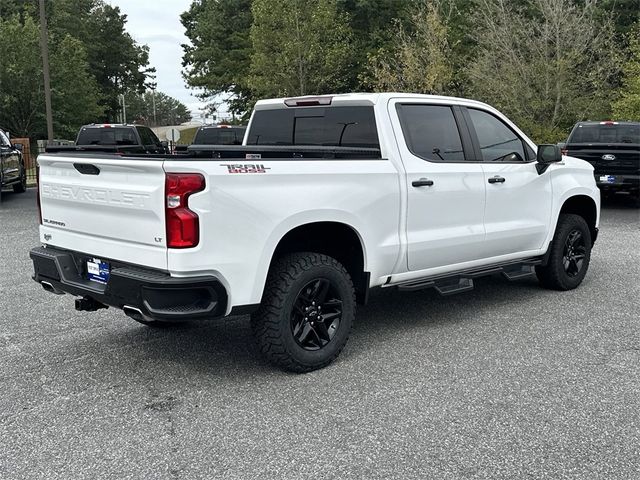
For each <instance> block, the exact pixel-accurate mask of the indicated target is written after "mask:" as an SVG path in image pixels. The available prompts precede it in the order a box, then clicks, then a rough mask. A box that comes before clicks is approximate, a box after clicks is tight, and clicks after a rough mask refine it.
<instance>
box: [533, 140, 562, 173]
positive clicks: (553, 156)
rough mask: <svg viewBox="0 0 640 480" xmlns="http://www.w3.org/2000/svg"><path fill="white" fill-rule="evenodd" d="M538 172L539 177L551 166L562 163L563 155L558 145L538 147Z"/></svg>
mask: <svg viewBox="0 0 640 480" xmlns="http://www.w3.org/2000/svg"><path fill="white" fill-rule="evenodd" d="M536 161H537V162H538V163H537V164H536V170H537V171H538V175H542V174H543V173H544V172H545V170H546V169H547V168H549V165H551V164H552V163H557V162H561V161H562V153H561V152H560V147H559V146H558V145H538V153H537V154H536Z"/></svg>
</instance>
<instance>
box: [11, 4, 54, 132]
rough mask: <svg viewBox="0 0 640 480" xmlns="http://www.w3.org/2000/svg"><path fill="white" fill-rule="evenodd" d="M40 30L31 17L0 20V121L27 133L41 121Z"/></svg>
mask: <svg viewBox="0 0 640 480" xmlns="http://www.w3.org/2000/svg"><path fill="white" fill-rule="evenodd" d="M39 35H40V34H39V31H38V27H37V25H36V24H35V23H34V22H33V20H32V19H31V18H30V17H27V18H26V19H25V22H24V24H23V23H21V22H20V17H19V16H18V15H14V16H12V17H8V18H6V17H5V18H4V19H2V20H0V45H2V55H0V125H2V126H3V127H4V128H6V129H8V130H9V131H10V132H11V133H12V134H13V135H17V136H28V135H30V134H31V133H33V132H34V131H35V130H37V128H38V125H39V124H40V123H41V122H42V121H43V118H44V111H43V110H44V109H43V108H41V107H42V105H43V98H44V96H43V95H44V94H43V93H42V86H41V81H42V69H41V67H40V66H41V63H42V61H41V59H40V44H39V38H40V37H39Z"/></svg>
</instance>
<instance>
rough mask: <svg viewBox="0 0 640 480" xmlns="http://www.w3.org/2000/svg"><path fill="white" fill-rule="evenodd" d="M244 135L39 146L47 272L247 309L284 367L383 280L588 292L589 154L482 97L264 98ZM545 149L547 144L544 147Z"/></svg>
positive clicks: (148, 313) (212, 310)
mask: <svg viewBox="0 0 640 480" xmlns="http://www.w3.org/2000/svg"><path fill="white" fill-rule="evenodd" d="M245 144H246V145H244V146H241V147H233V146H231V147H218V146H212V147H207V146H202V145H195V146H192V147H190V148H191V154H190V155H186V156H183V157H180V158H175V157H173V158H172V157H170V156H169V157H162V156H158V157H154V156H140V157H136V156H135V155H129V156H109V155H87V153H86V152H84V151H77V152H73V151H71V152H70V151H62V152H57V153H50V154H45V155H41V156H40V157H39V159H38V161H39V165H40V202H41V216H42V225H41V227H40V241H41V243H42V244H43V246H41V247H37V248H35V249H33V250H32V251H31V258H32V259H33V262H34V268H35V275H34V279H35V280H36V281H37V282H39V283H40V284H41V285H42V286H43V287H44V288H45V289H46V290H48V291H50V292H52V293H57V294H59V293H65V292H66V293H70V294H72V295H75V296H77V297H80V298H78V299H77V300H76V308H77V309H78V310H86V311H95V310H100V309H103V308H106V307H108V306H112V307H116V308H121V309H122V310H123V311H124V312H125V313H126V314H127V315H128V316H130V317H131V318H133V319H135V320H137V321H139V322H142V323H146V324H150V325H157V324H158V323H159V322H170V321H179V320H184V319H196V318H211V317H220V316H224V315H230V314H238V313H252V318H253V329H254V331H255V334H256V336H257V338H258V341H259V343H260V345H261V350H262V352H263V353H264V354H265V355H266V356H267V357H268V358H269V360H271V361H272V362H273V363H275V364H277V365H279V366H280V367H283V368H285V369H288V370H292V371H297V372H305V371H310V370H313V369H317V368H321V367H324V366H326V365H328V364H329V363H330V362H331V361H333V360H334V359H335V358H336V357H337V356H338V354H339V353H340V351H341V350H342V349H343V347H344V346H345V344H346V342H347V339H348V337H349V334H350V331H351V325H352V322H353V319H354V316H355V308H356V303H357V302H358V303H361V304H363V303H366V300H367V297H368V295H369V290H370V288H372V287H384V288H389V287H398V288H400V289H404V290H418V289H424V288H435V289H436V290H437V291H439V292H440V293H442V294H451V293H457V292H463V291H468V290H470V289H471V288H473V281H474V279H475V278H478V277H481V276H485V275H490V274H493V273H496V272H499V273H502V274H503V275H504V276H505V277H507V278H509V279H519V278H522V277H523V276H526V275H529V274H531V273H533V272H534V271H535V273H536V274H537V276H538V279H539V281H540V283H541V285H542V286H544V287H546V288H550V289H556V290H570V289H574V288H576V287H577V286H578V285H580V283H581V282H582V280H583V279H584V277H585V275H586V273H587V269H588V265H589V260H590V254H591V247H592V245H593V243H594V241H595V240H596V236H597V233H598V222H599V209H600V192H599V190H598V188H597V187H596V185H595V181H594V177H593V168H592V167H591V166H590V165H589V164H587V163H586V162H583V161H581V160H578V159H574V158H571V157H561V155H560V151H559V148H558V147H557V146H555V145H543V146H539V147H536V145H535V144H533V142H531V140H529V139H528V138H527V137H526V136H525V135H524V134H523V133H522V132H521V131H520V130H519V129H518V128H517V127H516V126H515V125H513V124H512V123H511V122H510V121H509V120H508V119H506V118H505V117H504V116H503V115H501V114H500V113H499V112H498V111H496V110H495V109H493V108H491V107H490V106H488V105H485V104H482V103H479V102H475V101H472V100H465V99H458V98H450V97H435V96H426V95H405V94H347V95H338V96H322V97H301V98H295V99H275V100H265V101H261V102H258V104H257V105H256V109H255V111H254V114H253V116H252V119H251V122H250V124H249V127H248V131H247V134H246V137H245ZM536 149H537V153H536Z"/></svg>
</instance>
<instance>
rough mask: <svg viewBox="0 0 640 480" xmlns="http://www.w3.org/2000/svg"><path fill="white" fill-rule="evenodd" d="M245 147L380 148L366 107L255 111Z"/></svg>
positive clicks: (372, 117) (371, 118)
mask: <svg viewBox="0 0 640 480" xmlns="http://www.w3.org/2000/svg"><path fill="white" fill-rule="evenodd" d="M247 144H248V145H312V146H313V145H315V146H332V147H359V148H380V142H379V141H378V131H377V128H376V120H375V115H374V112H373V107H370V106H352V107H349V106H344V107H312V108H300V107H294V108H283V109H274V110H256V112H255V113H254V115H253V120H252V122H251V127H250V129H249V136H248V139H247Z"/></svg>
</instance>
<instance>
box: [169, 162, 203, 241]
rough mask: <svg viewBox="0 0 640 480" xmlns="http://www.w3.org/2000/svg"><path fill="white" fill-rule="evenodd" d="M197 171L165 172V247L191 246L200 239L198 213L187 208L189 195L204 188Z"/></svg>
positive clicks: (201, 177) (201, 178)
mask: <svg viewBox="0 0 640 480" xmlns="http://www.w3.org/2000/svg"><path fill="white" fill-rule="evenodd" d="M204 187H205V181H204V177H203V176H202V175H200V174H199V173H167V174H166V177H165V195H166V198H165V220H166V223H167V247H169V248H191V247H195V246H196V245H198V242H199V240H200V224H199V221H198V215H197V214H196V213H195V212H192V211H191V210H189V196H190V195H191V194H193V193H196V192H201V191H202V190H204Z"/></svg>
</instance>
